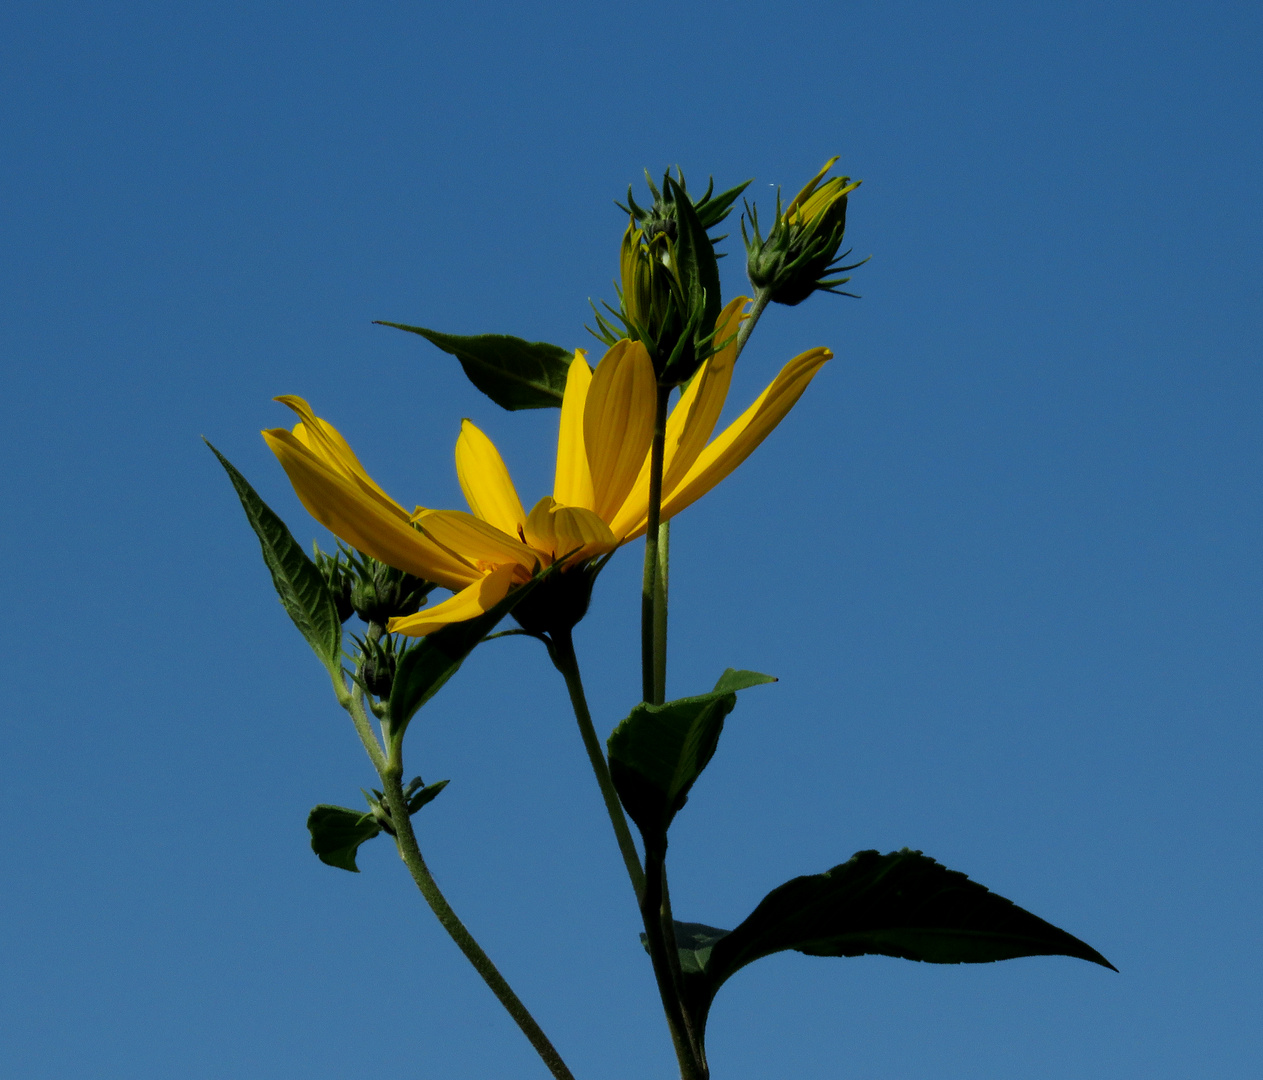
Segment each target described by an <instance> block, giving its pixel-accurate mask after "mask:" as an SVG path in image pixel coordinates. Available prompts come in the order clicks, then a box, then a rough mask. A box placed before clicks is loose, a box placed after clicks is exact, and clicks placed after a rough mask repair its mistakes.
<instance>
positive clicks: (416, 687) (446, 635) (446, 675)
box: [390, 567, 554, 794]
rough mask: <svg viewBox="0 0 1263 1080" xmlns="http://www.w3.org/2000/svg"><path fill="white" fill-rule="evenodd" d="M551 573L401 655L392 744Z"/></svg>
mask: <svg viewBox="0 0 1263 1080" xmlns="http://www.w3.org/2000/svg"><path fill="white" fill-rule="evenodd" d="M553 572H554V571H553V569H552V568H551V567H550V568H549V569H548V570H545V571H544V572H543V573H542V574H539V575H538V576H536V577H535V578H534V579H532V580H531V581H528V582H527V583H526V584H525V585H521V586H519V587H518V588H516V589H514V590H513V591H512V592H510V593H509V595H508V596H506V597H505V598H504V599H503V600H501V601H500V603H498V604H496V606H495V607H493V608H491V609H490V610H488V611H486V612H484V613H483V614H482V615H479V616H478V617H477V618H473V619H467V620H466V621H465V622H458V623H451V624H449V625H448V626H445V627H443V629H441V630H436V631H434V633H432V634H429V635H427V636H426V637H423V638H422V639H421V640H420V642H419V643H418V644H416V645H414V646H413V647H412V648H410V649H409V650H408V651H407V652H405V653H404V654H403V656H402V658H401V659H400V660H399V663H398V666H397V667H396V668H395V681H394V685H393V686H392V688H391V691H390V738H391V740H392V741H394V742H397V741H398V740H399V739H401V738H403V733H404V731H405V730H406V729H407V726H408V723H409V722H410V721H411V720H412V718H413V716H415V715H416V713H417V710H418V709H420V708H421V706H422V705H424V704H425V703H426V702H427V701H429V700H430V698H432V697H433V696H434V695H435V694H437V693H438V692H439V691H440V690H441V689H442V688H443V684H444V683H446V682H447V680H448V679H450V678H451V677H452V676H453V675H455V674H456V672H457V671H458V670H460V666H461V664H463V663H464V662H465V659H466V657H468V656H469V654H470V653H471V652H473V651H474V649H475V648H476V647H477V646H478V643H479V642H481V641H482V639H483V638H485V637H486V636H487V635H488V634H489V633H491V631H492V630H494V629H495V628H496V624H497V623H499V622H500V620H501V619H503V618H504V617H505V616H506V615H508V614H509V612H511V611H512V610H513V609H514V608H515V607H517V605H518V604H520V603H521V602H522V601H523V600H525V599H526V598H527V597H528V596H530V594H531V593H532V592H534V590H535V589H536V587H537V586H538V585H539V583H540V582H541V581H543V580H544V578H545V577H547V576H549V575H551V574H552V573H553ZM435 794H437V792H436V793H435Z"/></svg>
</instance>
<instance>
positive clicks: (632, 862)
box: [552, 630, 645, 905]
mask: <svg viewBox="0 0 1263 1080" xmlns="http://www.w3.org/2000/svg"><path fill="white" fill-rule="evenodd" d="M552 642H553V648H552V654H553V663H554V664H556V666H557V670H558V671H560V672H561V675H562V678H564V679H565V680H566V689H567V690H568V691H569V692H570V705H571V707H572V708H573V709H574V716H575V720H577V721H578V723H579V734H580V735H581V736H582V737H583V746H584V749H585V750H587V752H588V761H589V762H591V763H592V771H593V772H594V773H595V774H596V782H597V784H598V785H599V786H600V788H601V798H602V799H604V800H605V811H606V813H607V814H609V817H610V824H611V825H613V826H614V836H615V837H616V838H617V839H618V850H619V851H620V852H622V855H623V863H624V865H625V866H626V867H627V876H628V877H629V878H631V883H632V888H633V889H634V890H635V892H636V903H637V905H639V904H640V903H641V901H642V900H643V898H644V895H645V872H644V870H643V869H641V866H640V855H639V854H638V853H637V852H636V841H635V840H633V839H632V834H631V829H630V828H628V825H627V817H626V815H625V814H624V813H623V807H622V804H621V803H620V802H619V801H618V792H616V791H615V790H614V781H613V780H612V779H611V777H610V767H609V763H608V762H607V761H606V760H605V751H604V750H602V749H601V740H600V739H599V738H598V737H597V734H596V728H594V727H593V726H592V713H591V712H590V711H589V709H588V699H587V697H586V695H585V694H584V692H583V680H582V679H581V678H580V676H579V660H578V658H577V657H576V656H575V651H574V640H573V639H572V638H571V636H570V631H569V630H566V631H554V632H553V633H552Z"/></svg>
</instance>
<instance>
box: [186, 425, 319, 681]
mask: <svg viewBox="0 0 1263 1080" xmlns="http://www.w3.org/2000/svg"><path fill="white" fill-rule="evenodd" d="M206 445H207V446H210V448H211V452H212V453H213V454H214V455H215V456H216V457H217V458H219V463H220V464H221V465H223V467H224V469H225V470H227V472H228V478H229V479H230V480H231V481H232V486H233V487H234V488H236V490H237V496H238V498H240V499H241V506H242V509H244V510H245V512H246V520H248V521H249V522H250V527H251V528H252V529H253V530H254V532H255V535H256V536H257V537H258V538H259V545H260V546H261V547H262V548H263V561H264V562H265V563H267V568H268V570H270V571H271V572H272V584H273V585H275V586H276V592H277V595H278V596H280V598H281V603H282V604H284V605H285V610H286V611H287V612H289V617H290V618H291V619H293V620H294V625H295V626H297V627H298V630H299V633H301V634H302V635H303V637H304V638H306V639H307V644H308V645H310V646H311V648H312V651H313V652H315V654H316V655H317V656H318V657H319V658H320V662H321V663H322V664H324V666H325V667H326V668H328V669H329V674H330V675H332V676H333V677H334V678H335V679H337V678H340V677H341V672H342V621H341V619H339V618H338V606H337V604H336V603H335V602H334V599H333V596H332V594H330V592H329V587H328V586H327V585H326V584H325V579H324V578H323V577H322V576H321V573H320V571H319V570H317V569H316V565H315V563H313V562H312V561H311V560H310V559H309V558H308V557H307V553H306V552H305V551H303V549H302V548H301V547H300V546H299V545H298V542H297V541H296V540H295V539H294V537H293V536H292V535H291V534H290V531H289V529H287V528H286V527H285V522H283V521H282V520H281V519H280V518H279V517H277V516H276V514H275V513H273V512H272V510H271V509H269V508H268V505H267V503H265V502H264V501H263V500H262V499H260V498H259V496H258V493H257V492H256V491H255V490H254V488H252V487H251V486H250V484H249V483H248V482H247V481H246V478H245V477H244V476H242V475H241V473H239V472H238V471H237V470H236V469H234V468H233V466H232V464H231V463H230V462H229V461H228V459H227V458H226V457H224V455H223V454H221V453H220V452H219V451H218V450H216V449H215V447H213V446H211V444H210V442H209V441H207V442H206Z"/></svg>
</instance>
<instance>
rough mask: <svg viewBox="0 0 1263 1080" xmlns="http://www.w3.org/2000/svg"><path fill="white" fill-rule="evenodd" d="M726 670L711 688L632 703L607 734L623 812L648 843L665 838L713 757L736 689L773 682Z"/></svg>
mask: <svg viewBox="0 0 1263 1080" xmlns="http://www.w3.org/2000/svg"><path fill="white" fill-rule="evenodd" d="M775 681H776V680H775V679H774V678H773V677H772V676H771V675H761V674H759V673H758V672H757V671H735V670H734V669H732V668H729V669H728V670H727V671H725V672H724V673H723V675H722V676H720V679H719V682H718V683H716V684H715V689H714V690H712V691H711V692H710V693H708V694H700V695H698V696H697V697H691V698H681V699H679V700H678V701H668V702H666V703H665V704H662V705H647V704H641V705H637V706H636V707H635V708H634V709H632V711H631V714H630V715H629V716H628V717H627V719H626V720H624V721H623V722H622V723H621V724H619V725H618V727H616V728H615V729H614V732H613V734H611V735H610V737H609V742H608V744H607V745H608V747H609V755H610V775H611V777H612V778H613V780H614V786H615V788H616V789H617V791H618V797H619V799H621V800H622V803H623V806H624V807H625V808H626V810H627V813H628V816H629V817H630V818H631V819H632V820H633V821H634V822H635V823H636V825H637V827H638V828H639V829H640V831H641V834H642V835H643V836H644V838H645V843H646V844H648V845H657V844H663V845H665V842H666V834H667V829H668V828H669V827H670V825H671V821H672V819H673V818H674V817H675V815H676V814H677V813H678V812H679V810H680V808H681V807H683V805H684V803H685V802H686V801H687V800H688V793H689V789H690V788H692V786H693V783H694V781H695V780H696V779H697V778H698V777H699V776H700V775H701V774H702V770H703V769H705V768H706V766H707V764H709V762H710V759H711V757H712V756H714V753H715V747H716V746H717V745H718V743H719V736H720V733H721V732H722V731H723V727H724V718H725V717H726V716H727V715H728V714H729V713H730V712H732V710H733V708H734V707H735V706H736V704H737V694H736V691H738V690H744V689H746V688H747V687H750V686H758V685H760V684H762V683H770V682H775Z"/></svg>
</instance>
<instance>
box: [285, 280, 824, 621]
mask: <svg viewBox="0 0 1263 1080" xmlns="http://www.w3.org/2000/svg"><path fill="white" fill-rule="evenodd" d="M747 302H748V300H747V298H745V297H739V298H737V299H736V300H734V301H733V302H731V303H730V304H728V306H727V307H725V308H724V309H723V311H722V312H721V313H720V317H719V320H718V321H717V323H716V334H715V337H716V339H717V340H720V341H725V342H728V344H727V345H726V346H725V347H724V348H722V349H720V350H719V351H718V352H716V353H715V354H714V355H713V356H711V357H710V358H709V359H708V360H707V361H706V362H705V363H703V364H702V365H701V367H700V368H699V369H698V371H697V373H696V375H695V376H694V377H693V379H692V380H691V381H690V382H689V383H688V385H687V386H686V387H685V388H684V391H683V393H682V394H681V396H680V399H679V401H678V402H677V404H676V406H675V408H674V410H673V411H672V412H671V414H670V416H669V418H668V421H667V433H666V447H665V456H664V463H663V484H662V520H664V521H665V520H667V519H668V518H670V517H672V516H673V515H675V514H677V513H679V512H680V511H681V510H683V509H685V507H687V506H689V505H691V504H692V503H693V502H695V501H696V500H697V499H699V498H701V496H702V495H704V494H705V493H706V492H707V491H709V490H710V489H711V488H712V487H714V486H715V485H716V484H718V483H719V481H720V480H722V479H723V478H724V477H725V476H727V475H728V474H729V473H730V472H732V470H733V469H735V468H736V467H737V466H738V465H739V464H741V462H742V461H744V460H745V459H746V457H748V456H749V454H750V453H751V452H752V451H753V450H754V448H755V447H756V446H758V445H759V443H761V442H762V441H763V439H764V438H766V437H767V435H768V434H769V432H771V431H772V429H773V428H775V427H776V425H777V424H779V423H780V421H781V420H782V419H783V418H784V416H785V415H786V414H787V413H788V412H789V410H790V409H791V408H792V407H793V405H794V403H795V402H796V401H797V400H798V398H799V397H800V396H801V395H802V393H803V391H804V390H805V389H806V388H807V384H808V383H810V382H811V380H812V378H814V376H815V374H816V372H817V371H819V370H820V368H821V367H822V366H823V365H824V363H825V361H827V360H828V359H829V358H830V357H831V356H832V354H831V353H830V352H829V350H827V349H822V348H816V349H811V350H808V351H807V352H805V353H803V354H802V355H801V356H797V357H795V358H794V359H793V360H791V361H790V362H789V363H788V364H786V365H785V367H784V368H783V369H782V370H781V372H780V374H778V375H777V376H776V378H775V379H774V380H773V381H772V383H771V385H770V386H768V388H767V389H766V390H764V391H763V393H762V394H760V395H759V397H758V398H757V399H756V400H755V401H754V403H753V404H752V405H751V406H750V407H749V408H748V409H746V411H745V412H744V413H742V414H741V416H739V417H738V418H737V419H736V420H734V421H733V422H732V423H731V424H730V425H729V426H728V427H727V428H726V429H724V431H723V432H722V433H721V434H720V435H719V436H717V437H716V438H714V439H711V434H712V433H713V432H714V429H715V425H716V422H717V421H718V419H719V413H720V411H721V409H722V408H723V405H724V401H725V399H726V398H727V395H728V386H729V382H730V380H731V378H732V367H733V364H734V362H735V360H736V348H735V344H734V343H733V340H732V339H734V337H735V332H736V328H737V325H738V322H739V321H740V319H741V311H742V309H743V308H744V306H745V304H746V303H747ZM276 400H278V401H280V402H282V403H283V404H285V405H287V406H289V407H290V408H291V409H293V410H294V412H296V413H297V414H298V416H299V419H300V423H298V424H297V425H296V426H295V427H294V429H293V430H292V431H289V430H286V429H284V428H275V429H272V430H270V431H265V432H263V437H264V439H265V440H266V441H267V444H268V446H269V447H270V448H271V449H272V452H273V453H275V454H276V456H277V458H278V459H279V460H280V462H281V465H282V466H283V467H284V468H285V471H286V473H287V474H288V475H289V478H290V481H291V483H292V484H293V485H294V490H295V491H296V492H297V494H298V497H299V499H300V500H302V503H303V505H304V506H305V507H306V508H307V510H308V511H309V512H310V513H311V515H312V516H313V517H314V518H316V520H317V521H319V522H320V523H321V524H322V525H324V526H325V527H326V528H328V529H329V530H330V531H331V532H333V533H334V534H335V535H336V536H338V537H340V538H341V539H342V540H344V541H345V542H346V543H348V544H350V545H352V546H353V547H355V548H357V549H359V550H360V551H362V552H364V553H365V554H368V555H371V556H373V557H374V558H376V559H380V560H381V561H382V562H384V563H387V564H388V565H390V566H393V567H395V568H397V569H399V570H402V571H405V572H407V573H409V574H413V575H416V576H417V577H421V578H425V579H426V580H427V581H433V582H436V583H437V584H439V585H441V586H442V587H443V588H446V589H449V590H451V592H452V593H454V595H453V596H452V597H451V598H450V599H448V600H445V601H443V602H442V603H439V604H436V605H434V606H433V607H429V608H427V609H425V610H424V611H418V612H416V613H415V614H412V615H406V616H402V617H398V618H394V619H391V621H390V624H389V626H388V629H389V630H390V631H391V632H393V633H400V634H405V635H410V636H414V637H421V636H424V635H426V634H429V633H432V632H433V631H435V630H437V629H439V628H441V627H443V626H446V625H448V624H449V623H453V622H462V621H464V620H466V619H471V618H474V617H475V616H477V615H480V614H482V613H483V612H485V611H487V610H488V609H489V608H491V607H493V606H495V605H496V604H497V603H499V602H500V601H501V600H502V599H503V598H504V597H505V596H506V595H507V594H508V593H509V590H511V589H512V588H514V587H515V586H516V585H520V584H524V583H525V582H527V581H529V580H530V579H531V577H532V575H533V574H534V573H535V572H536V571H537V570H538V569H540V568H542V567H546V566H549V565H552V564H553V563H554V562H558V563H560V564H561V566H560V567H559V569H560V570H561V571H562V573H563V574H566V575H569V574H570V573H571V572H572V571H574V570H577V569H583V570H585V571H590V570H591V567H592V565H593V560H596V559H599V558H600V557H601V556H604V555H607V554H609V553H610V552H612V551H614V550H615V549H616V548H617V547H619V546H620V545H622V544H625V543H627V542H628V541H629V540H634V539H635V538H636V537H638V536H640V535H642V534H643V533H644V531H645V527H646V520H647V517H648V511H649V456H650V453H649V452H650V443H651V442H652V439H653V423H654V414H655V410H656V403H657V382H656V379H655V376H654V371H653V365H652V363H651V362H650V360H649V356H648V353H647V352H646V350H645V347H644V345H643V344H641V343H640V342H638V341H627V340H624V341H620V342H618V343H617V344H615V345H614V346H612V347H611V348H610V350H609V351H608V352H607V353H606V354H605V356H604V357H603V358H602V359H601V362H600V363H599V364H598V365H597V367H596V370H595V371H593V370H592V369H591V368H590V367H589V366H588V363H587V360H586V359H585V357H584V354H583V352H582V351H579V352H576V353H575V357H574V360H573V361H572V362H571V364H570V370H569V374H568V377H567V381H566V389H565V395H564V399H563V402H562V406H561V419H560V425H559V430H558V435H557V468H556V475H555V479H554V485H553V494H552V495H551V496H545V497H544V498H542V499H540V500H539V502H537V503H536V504H535V505H534V507H533V508H532V509H531V511H530V512H529V513H527V512H526V510H525V508H524V507H523V504H522V501H521V499H520V498H519V497H518V493H517V489H516V488H515V487H514V485H513V481H512V479H511V477H510V476H509V471H508V469H507V468H506V467H505V464H504V461H503V459H502V458H501V457H500V453H499V451H498V450H497V449H496V448H495V446H494V445H493V444H492V442H491V440H490V439H489V438H487V436H486V435H484V434H483V432H482V431H480V430H479V429H478V428H477V427H476V426H475V425H474V424H473V422H472V421H470V420H464V421H462V423H461V432H460V437H459V438H458V439H457V441H456V474H457V478H458V479H459V481H460V486H461V490H462V491H463V492H464V494H465V499H466V501H467V502H468V504H469V511H468V512H466V511H463V510H432V509H427V508H425V507H417V508H416V509H415V510H413V511H412V512H411V513H409V512H408V511H407V510H405V509H404V508H403V507H402V506H401V505H400V504H399V503H397V502H395V500H394V499H392V498H391V497H390V496H389V495H387V494H386V493H385V492H384V491H383V490H382V489H381V488H380V487H379V486H378V485H377V484H376V482H374V481H373V479H372V478H371V477H370V476H369V475H368V473H367V472H366V471H365V469H364V467H363V466H362V465H361V464H360V461H359V459H358V458H357V457H356V456H355V453H354V451H352V449H351V447H350V446H349V445H348V443H347V442H346V440H345V439H344V438H343V437H342V436H341V435H340V434H339V433H338V432H337V430H336V429H334V427H333V426H332V425H331V424H329V423H328V422H327V421H325V420H322V419H320V418H319V417H318V416H316V415H315V413H314V412H313V411H312V409H311V407H310V406H309V405H308V404H307V403H306V402H305V401H303V399H302V398H298V397H280V398H277V399H276ZM580 614H581V612H580Z"/></svg>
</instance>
